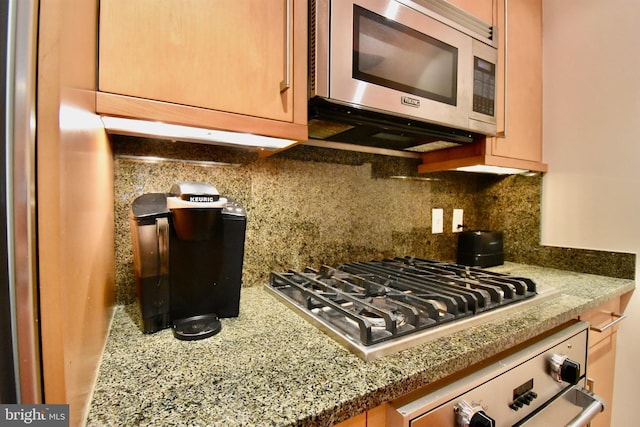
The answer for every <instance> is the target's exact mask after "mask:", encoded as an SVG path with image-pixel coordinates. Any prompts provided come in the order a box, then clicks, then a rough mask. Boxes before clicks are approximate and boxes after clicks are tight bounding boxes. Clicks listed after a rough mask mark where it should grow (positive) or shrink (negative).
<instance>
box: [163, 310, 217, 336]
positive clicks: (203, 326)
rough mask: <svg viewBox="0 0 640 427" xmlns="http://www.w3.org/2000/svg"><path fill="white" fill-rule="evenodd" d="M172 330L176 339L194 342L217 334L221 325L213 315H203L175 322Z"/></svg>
mask: <svg viewBox="0 0 640 427" xmlns="http://www.w3.org/2000/svg"><path fill="white" fill-rule="evenodd" d="M172 329H173V336H174V337H176V338H177V339H179V340H185V341H194V340H201V339H204V338H209V337H210V336H213V335H215V334H217V333H218V332H220V330H221V329H222V323H220V320H219V319H218V316H216V315H215V314H203V315H200V316H193V317H187V318H184V319H178V320H175V321H174V322H173V325H172Z"/></svg>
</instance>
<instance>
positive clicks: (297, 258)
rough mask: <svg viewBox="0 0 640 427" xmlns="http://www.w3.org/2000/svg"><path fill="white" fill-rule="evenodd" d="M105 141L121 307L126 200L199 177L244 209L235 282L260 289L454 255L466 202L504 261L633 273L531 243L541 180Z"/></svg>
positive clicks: (361, 157) (125, 285)
mask: <svg viewBox="0 0 640 427" xmlns="http://www.w3.org/2000/svg"><path fill="white" fill-rule="evenodd" d="M112 142H113V149H114V155H115V159H116V161H115V188H114V191H115V218H116V242H115V243H116V245H115V246H116V290H117V302H118V303H120V304H127V303H130V302H132V301H133V300H134V299H135V278H134V273H133V255H132V245H131V235H130V228H129V220H128V218H129V209H130V206H131V203H132V201H133V200H134V199H135V197H137V196H139V195H141V194H143V193H148V192H167V191H168V190H169V189H170V187H171V185H172V184H173V183H175V182H177V181H203V182H208V183H210V184H213V185H214V186H215V187H216V188H217V189H218V191H219V192H220V194H222V195H223V196H225V197H230V198H233V199H235V200H237V201H238V202H240V203H241V204H243V205H244V207H245V209H246V211H247V235H246V241H245V259H244V270H243V286H259V285H262V284H263V283H265V282H266V281H267V280H268V275H269V272H270V271H286V270H287V269H290V268H294V269H303V268H304V267H306V266H311V267H316V268H317V267H320V265H322V264H328V265H336V264H339V263H341V262H345V261H354V260H369V259H381V258H384V257H393V256H404V255H413V256H419V257H427V258H434V259H439V260H443V261H455V251H456V235H455V234H453V233H452V232H451V215H452V211H453V209H454V208H461V209H464V222H465V225H467V226H468V227H470V228H471V229H493V230H502V231H504V233H505V259H507V260H513V261H517V262H521V263H529V264H540V265H546V266H551V267H554V266H558V267H560V268H564V269H569V270H571V269H576V270H578V271H583V270H582V269H580V268H581V267H580V264H581V263H582V261H583V258H585V257H586V258H587V259H588V258H591V259H594V258H595V259H604V261H603V262H598V263H597V264H599V265H600V266H599V267H597V268H596V270H597V271H596V272H599V274H605V275H610V276H615V277H625V278H629V277H630V278H633V268H634V263H635V258H634V256H632V255H629V254H609V253H598V252H596V253H595V254H593V253H592V254H591V255H590V256H586V255H585V254H584V251H577V250H567V249H560V248H545V247H540V246H539V229H540V191H541V187H542V185H541V184H542V179H541V177H540V176H533V177H524V176H511V177H494V176H484V175H476V174H466V173H461V172H446V173H438V174H429V175H421V176H418V175H417V173H416V172H415V171H416V169H417V165H418V161H417V160H413V159H402V158H394V157H386V156H376V155H369V154H362V153H352V152H342V151H335V150H328V149H320V148H315V147H309V146H298V147H295V148H293V149H290V150H288V151H285V152H283V153H279V154H276V155H274V156H271V157H267V158H260V157H259V156H258V155H257V153H256V152H250V151H240V150H232V149H223V148H220V147H214V146H207V145H200V144H186V143H173V142H163V141H156V140H148V139H140V138H130V137H121V136H116V137H113V140H112ZM140 156H154V157H162V158H165V159H176V161H166V160H165V161H153V160H149V159H146V160H145V159H144V158H142V157H140ZM399 176H403V177H409V179H406V178H405V179H400V178H398V177H399ZM432 208H443V209H444V213H445V222H444V228H445V232H444V233H442V234H432V233H431V209H432ZM562 259H564V260H566V261H562ZM612 260H614V261H615V262H614V263H613V265H614V267H611V265H612ZM567 265H568V266H569V267H573V268H567ZM598 269H599V270H598ZM603 269H604V270H603ZM629 269H630V272H629ZM605 270H606V271H605ZM608 270H615V271H608ZM587 272H590V271H587ZM629 274H630V276H629Z"/></svg>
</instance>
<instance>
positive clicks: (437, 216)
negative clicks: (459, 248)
mask: <svg viewBox="0 0 640 427" xmlns="http://www.w3.org/2000/svg"><path fill="white" fill-rule="evenodd" d="M443 224H444V212H443V210H442V209H431V232H432V233H433V234H436V233H442V232H443V231H444V228H443Z"/></svg>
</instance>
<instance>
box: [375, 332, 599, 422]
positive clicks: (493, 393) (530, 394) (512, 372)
mask: <svg viewBox="0 0 640 427" xmlns="http://www.w3.org/2000/svg"><path fill="white" fill-rule="evenodd" d="M587 336H588V325H587V324H586V323H585V322H576V323H573V324H571V325H570V326H568V327H566V328H564V329H561V330H559V331H556V332H555V333H553V334H551V335H548V336H545V337H542V338H540V339H539V340H536V341H534V342H533V343H531V345H528V346H526V347H524V348H521V349H519V350H518V351H516V352H514V353H511V354H506V355H505V356H501V357H500V358H499V359H496V360H497V361H495V362H494V363H491V364H490V365H488V366H485V367H483V368H481V369H479V370H477V371H472V372H471V373H470V374H469V375H467V376H464V377H462V378H460V379H458V380H456V381H455V382H453V383H451V384H448V385H446V386H445V387H443V388H442V389H438V390H436V391H435V392H430V393H428V394H426V395H424V396H421V397H418V398H417V399H415V400H412V401H411V402H404V401H403V402H402V403H401V404H400V403H399V404H398V406H397V407H396V406H394V404H393V403H392V405H391V406H392V407H393V410H392V411H391V412H392V413H391V414H387V415H388V416H389V421H391V423H392V424H391V425H394V426H396V425H397V426H402V427H427V426H434V425H438V426H445V427H446V426H456V427H471V426H474V427H478V426H512V425H514V424H518V423H519V422H521V421H522V420H524V419H525V418H528V417H529V416H530V415H532V414H534V413H536V412H537V411H538V410H539V409H540V408H543V407H545V406H546V405H547V403H548V402H550V401H551V400H553V399H554V398H555V397H556V396H558V395H559V394H561V393H562V392H564V391H566V390H567V389H568V388H571V387H573V384H576V383H579V382H584V379H585V378H586V375H585V372H584V369H581V368H584V367H586V359H587ZM563 366H564V368H563ZM558 371H560V373H559V374H558ZM574 376H577V378H574ZM559 378H560V380H558V379H559ZM574 380H575V381H574Z"/></svg>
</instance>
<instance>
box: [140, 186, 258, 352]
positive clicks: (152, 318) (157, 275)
mask: <svg viewBox="0 0 640 427" xmlns="http://www.w3.org/2000/svg"><path fill="white" fill-rule="evenodd" d="M130 221H131V232H132V238H133V255H134V259H133V261H134V267H135V272H136V280H137V285H138V300H139V303H140V308H141V312H142V321H143V331H144V332H145V333H152V332H156V331H158V330H161V329H164V328H167V327H171V328H172V329H173V333H174V335H175V337H176V338H179V339H184V340H194V339H202V338H206V337H209V336H211V335H214V334H216V333H217V332H219V331H220V329H221V324H220V321H219V319H218V318H223V317H236V316H238V312H239V308H240V288H241V284H242V264H243V257H244V239H245V230H246V213H245V211H244V208H243V207H242V206H241V205H240V204H239V203H237V202H235V201H233V200H231V199H226V198H223V197H220V195H219V193H218V191H217V190H216V188H215V187H213V186H212V185H209V184H203V183H195V182H180V183H177V184H174V185H173V186H172V187H171V191H170V192H169V194H163V193H149V194H143V195H142V196H140V197H138V198H136V199H135V200H134V202H133V204H132V206H131V215H130Z"/></svg>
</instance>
